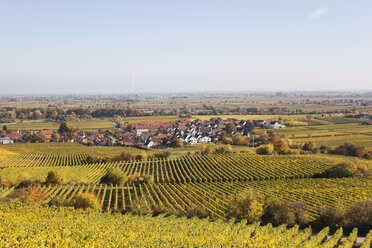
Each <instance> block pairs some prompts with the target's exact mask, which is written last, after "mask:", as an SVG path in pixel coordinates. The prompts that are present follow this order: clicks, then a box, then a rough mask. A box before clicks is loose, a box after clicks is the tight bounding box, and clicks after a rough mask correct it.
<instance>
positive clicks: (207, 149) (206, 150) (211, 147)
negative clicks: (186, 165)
mask: <svg viewBox="0 0 372 248" xmlns="http://www.w3.org/2000/svg"><path fill="white" fill-rule="evenodd" d="M215 152H216V145H215V144H214V143H209V144H208V145H203V146H202V147H201V148H200V153H201V154H202V155H206V154H214V153H215Z"/></svg>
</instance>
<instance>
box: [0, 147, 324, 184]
mask: <svg viewBox="0 0 372 248" xmlns="http://www.w3.org/2000/svg"><path fill="white" fill-rule="evenodd" d="M85 158H86V155H21V156H8V158H7V159H4V160H3V161H1V162H0V167H2V168H4V169H2V170H1V171H0V175H2V176H4V177H5V178H10V177H11V175H16V174H17V173H18V174H19V173H22V172H25V171H33V169H32V168H28V167H33V168H34V169H35V170H34V171H37V173H36V174H37V175H46V173H47V172H48V171H50V170H51V169H53V170H62V171H63V172H64V174H66V173H69V172H68V171H70V169H71V170H72V171H80V170H81V171H83V172H84V173H86V174H87V176H88V177H89V178H90V181H88V182H86V183H93V184H96V183H98V182H99V179H100V178H101V177H102V176H103V174H104V173H105V171H106V169H107V168H109V167H117V168H120V169H121V170H122V171H123V172H124V173H125V174H127V175H132V174H135V173H141V174H148V175H152V176H153V177H154V180H155V182H156V183H191V182H196V183H198V182H228V181H254V180H267V179H285V178H308V177H312V176H313V175H314V174H315V173H320V172H323V171H324V170H325V169H327V168H329V167H330V166H331V164H330V163H326V162H322V161H320V160H315V159H311V158H308V157H301V156H291V157H289V156H288V157H284V156H270V157H265V156H255V155H246V154H239V155H236V154H233V155H209V156H184V157H180V158H176V159H160V160H152V161H122V162H112V163H102V164H92V165H87V164H84V163H83V161H84V159H85ZM58 166H59V167H60V168H58ZM66 166H68V167H69V168H70V169H69V168H68V169H66V168H63V167H66ZM15 167H17V168H15ZM18 167H22V168H18ZM66 171H67V172H66ZM88 174H89V175H88Z"/></svg>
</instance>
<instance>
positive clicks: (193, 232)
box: [0, 203, 372, 248]
mask: <svg viewBox="0 0 372 248" xmlns="http://www.w3.org/2000/svg"><path fill="white" fill-rule="evenodd" d="M51 216H53V220H54V221H50V217H51ZM0 229H1V230H2V232H1V239H0V246H1V247H274V248H275V247H278V248H279V247H296V248H312V247H340V248H341V247H343V248H347V247H352V246H353V245H354V244H355V243H356V240H357V235H358V230H357V229H354V230H353V232H352V233H351V234H350V235H348V237H344V238H342V236H343V230H342V229H341V228H340V229H338V230H337V231H336V232H335V233H334V234H332V233H330V232H329V228H324V229H323V230H322V231H320V232H319V233H318V234H316V235H312V230H311V229H310V228H307V229H304V230H300V229H299V228H298V226H294V227H292V228H286V226H285V225H282V226H279V227H272V226H271V225H270V224H269V225H266V226H260V225H259V224H258V223H253V224H251V225H246V222H244V221H242V222H241V223H238V224H234V223H233V222H225V221H222V220H216V221H213V222H211V221H209V220H208V219H203V220H200V219H196V218H193V219H186V218H185V217H183V218H176V217H166V218H165V217H163V216H158V217H150V216H133V215H122V214H109V213H99V212H96V211H79V210H73V209H70V208H58V209H56V208H43V207H37V206H24V205H23V206H22V205H13V204H4V203H0ZM329 234H332V236H331V238H329V239H327V235H329ZM371 236H372V232H370V233H369V234H368V235H367V237H366V238H365V240H363V241H362V242H363V244H362V246H361V248H369V247H370V243H371Z"/></svg>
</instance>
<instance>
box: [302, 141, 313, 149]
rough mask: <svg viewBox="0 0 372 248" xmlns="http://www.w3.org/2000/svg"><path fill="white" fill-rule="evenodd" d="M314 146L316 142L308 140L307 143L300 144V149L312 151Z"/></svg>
mask: <svg viewBox="0 0 372 248" xmlns="http://www.w3.org/2000/svg"><path fill="white" fill-rule="evenodd" d="M315 148H316V144H315V143H313V142H311V141H309V142H307V143H305V144H304V145H303V146H302V150H304V151H314V150H315Z"/></svg>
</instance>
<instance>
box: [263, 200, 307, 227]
mask: <svg viewBox="0 0 372 248" xmlns="http://www.w3.org/2000/svg"><path fill="white" fill-rule="evenodd" d="M262 218H263V220H264V221H265V222H268V223H272V224H273V225H276V226H279V225H282V224H287V225H288V226H294V225H295V224H300V225H304V224H307V223H309V221H310V215H309V213H308V211H307V205H306V203H304V202H289V201H274V202H271V203H269V204H268V205H267V206H266V207H265V213H264V215H263V217H262Z"/></svg>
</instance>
